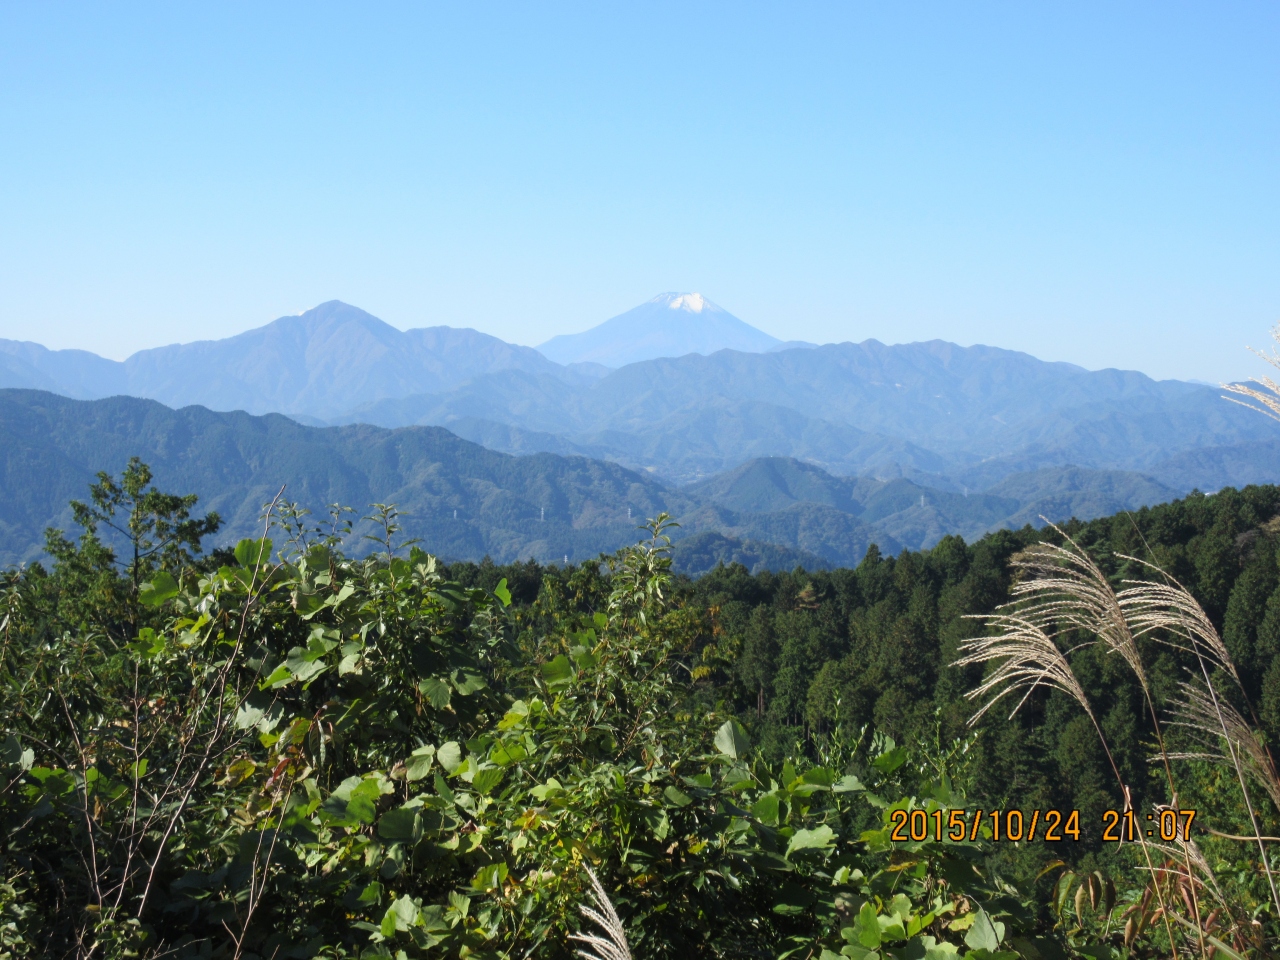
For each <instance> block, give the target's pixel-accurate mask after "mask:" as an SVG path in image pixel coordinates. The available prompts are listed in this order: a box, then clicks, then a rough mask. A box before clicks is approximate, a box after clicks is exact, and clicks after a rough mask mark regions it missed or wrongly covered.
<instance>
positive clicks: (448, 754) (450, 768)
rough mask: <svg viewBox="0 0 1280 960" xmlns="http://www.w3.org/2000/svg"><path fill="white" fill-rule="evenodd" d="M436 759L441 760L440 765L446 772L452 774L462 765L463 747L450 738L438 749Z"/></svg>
mask: <svg viewBox="0 0 1280 960" xmlns="http://www.w3.org/2000/svg"><path fill="white" fill-rule="evenodd" d="M436 759H437V760H439V761H440V766H442V767H444V772H445V773H450V774H451V773H453V772H454V771H455V770H457V769H458V768H459V767H460V766H462V748H461V747H460V746H458V744H457V742H456V741H454V740H450V741H449V742H448V743H446V744H442V745H441V747H440V749H439V750H437V751H436Z"/></svg>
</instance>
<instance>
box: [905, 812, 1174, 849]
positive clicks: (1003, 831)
mask: <svg viewBox="0 0 1280 960" xmlns="http://www.w3.org/2000/svg"><path fill="white" fill-rule="evenodd" d="M1195 818H1196V812H1195V811H1194V810H1173V809H1164V810H1159V811H1157V812H1155V813H1149V814H1147V815H1146V822H1145V824H1143V823H1141V822H1140V821H1139V820H1138V817H1137V816H1136V815H1135V814H1134V812H1133V811H1132V810H1124V811H1120V810H1104V811H1103V812H1102V839H1103V840H1104V841H1107V842H1112V843H1120V842H1122V841H1134V840H1139V839H1142V838H1144V837H1146V838H1150V839H1153V840H1154V839H1159V840H1161V841H1163V842H1165V843H1171V842H1173V841H1175V840H1185V839H1186V838H1187V837H1188V836H1190V832H1191V823H1192V821H1193V820H1195ZM889 823H890V827H891V830H890V832H889V839H890V840H893V841H896V842H898V843H906V842H908V841H915V842H917V843H920V842H923V841H925V840H933V841H934V842H937V843H941V842H942V841H943V840H951V841H953V842H955V843H959V842H961V841H963V840H977V839H978V838H979V837H983V838H986V839H991V840H996V841H1002V840H1010V841H1018V840H1028V841H1030V840H1044V841H1047V842H1049V843H1056V842H1060V841H1063V840H1079V839H1080V811H1079V810H1043V811H1042V810H1031V811H1028V812H1027V813H1024V812H1023V811H1021V810H910V811H908V810H894V811H893V812H892V813H891V814H890V818H889Z"/></svg>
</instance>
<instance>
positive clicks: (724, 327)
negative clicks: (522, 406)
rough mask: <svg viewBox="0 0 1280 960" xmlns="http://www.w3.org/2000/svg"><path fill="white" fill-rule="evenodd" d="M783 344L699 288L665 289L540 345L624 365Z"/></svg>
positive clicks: (549, 352)
mask: <svg viewBox="0 0 1280 960" xmlns="http://www.w3.org/2000/svg"><path fill="white" fill-rule="evenodd" d="M781 346H783V343H782V341H781V340H778V339H777V338H776V337H771V336H769V335H768V334H767V333H764V332H763V331H761V330H757V329H756V328H755V327H753V326H751V325H750V324H747V323H743V322H742V321H741V320H739V319H738V318H737V317H735V316H734V315H733V314H731V313H729V312H728V311H727V310H725V309H723V308H722V307H718V306H716V305H715V304H714V303H712V302H711V301H710V300H708V299H706V298H705V297H704V296H702V294H700V293H661V294H658V296H656V297H654V298H653V299H652V300H650V301H649V302H648V303H642V304H641V305H640V306H638V307H635V308H633V309H631V310H628V311H627V312H626V313H621V314H618V316H616V317H612V318H610V319H608V320H606V321H605V322H604V323H601V324H599V325H598V326H595V327H592V328H591V329H590V330H585V331H583V332H582V333H568V334H562V335H561V336H558V337H552V338H551V339H550V340H548V341H547V342H546V343H544V344H542V345H540V346H539V347H538V350H539V351H541V352H542V354H543V355H544V356H547V357H549V358H551V359H552V360H554V361H556V362H557V363H578V362H583V361H589V362H593V363H600V364H604V365H605V366H606V367H623V366H626V365H627V364H629V363H636V362H638V361H640V360H652V359H653V358H654V357H682V356H684V355H685V354H687V353H715V352H716V351H717V350H744V351H748V352H762V351H766V350H775V349H777V348H779V347H781Z"/></svg>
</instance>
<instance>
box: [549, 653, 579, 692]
mask: <svg viewBox="0 0 1280 960" xmlns="http://www.w3.org/2000/svg"><path fill="white" fill-rule="evenodd" d="M573 677H574V670H573V664H572V663H570V662H569V658H568V657H566V656H565V655H564V654H563V653H562V654H560V655H559V656H558V657H556V658H555V659H554V660H550V661H548V662H547V663H544V664H543V665H542V679H543V681H545V682H546V684H547V686H548V687H549V688H550V689H552V690H558V689H561V688H563V687H567V686H568V685H569V684H571V683H572V682H573Z"/></svg>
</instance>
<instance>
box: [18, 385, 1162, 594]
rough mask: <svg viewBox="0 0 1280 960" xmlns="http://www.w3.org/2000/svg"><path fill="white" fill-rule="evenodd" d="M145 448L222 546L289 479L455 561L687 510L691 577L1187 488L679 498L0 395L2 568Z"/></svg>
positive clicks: (557, 555) (533, 552)
mask: <svg viewBox="0 0 1280 960" xmlns="http://www.w3.org/2000/svg"><path fill="white" fill-rule="evenodd" d="M135 454H137V455H140V456H142V457H143V458H144V459H145V460H146V461H147V462H148V463H149V464H150V465H151V466H152V468H153V469H154V470H155V473H156V476H157V478H158V480H159V482H160V483H161V485H162V486H165V487H167V488H172V489H183V490H198V491H201V496H202V497H203V501H204V503H206V504H207V505H208V506H209V507H211V508H213V509H215V510H217V511H218V512H219V513H220V514H221V516H222V517H223V520H224V526H223V528H222V531H221V532H220V534H219V537H220V538H221V541H220V542H221V543H222V544H223V545H227V544H231V543H235V542H236V540H238V539H239V538H241V537H246V536H253V535H254V534H255V532H256V530H257V524H258V515H259V512H260V510H261V508H262V505H263V504H264V503H266V502H268V501H270V500H271V499H272V497H274V496H275V495H276V493H277V492H279V490H280V487H281V485H282V484H284V485H286V491H287V497H288V498H289V499H291V500H295V501H297V502H299V503H302V504H304V505H305V506H307V507H308V508H310V509H312V510H314V511H316V512H317V513H323V512H324V511H325V510H326V509H327V508H328V505H329V504H331V503H335V502H337V503H344V504H354V505H357V506H359V505H364V504H368V503H370V502H394V503H396V504H398V505H399V507H400V509H401V511H402V513H403V517H404V520H403V522H404V524H405V526H406V528H407V529H408V530H409V531H410V532H411V536H414V537H418V538H421V539H422V540H424V541H425V542H428V543H430V544H431V545H432V549H433V550H435V551H437V552H438V554H439V555H440V556H442V557H447V558H454V559H477V560H478V559H480V558H481V557H483V556H485V555H489V556H491V557H493V558H495V559H497V560H500V561H501V560H513V559H516V558H524V557H529V556H533V557H536V558H538V559H540V560H543V561H554V560H557V559H559V560H561V561H563V558H564V557H566V556H567V557H568V558H569V560H570V561H572V562H577V561H581V560H584V559H587V558H590V557H593V556H595V555H596V554H598V553H600V552H601V551H611V550H614V549H616V548H618V547H620V546H622V545H624V544H626V543H627V542H628V541H629V539H630V537H631V535H632V532H633V529H634V524H635V519H634V518H638V517H642V516H652V515H654V514H656V513H657V512H658V511H660V510H666V511H668V512H670V513H671V514H673V515H675V516H677V517H679V519H680V521H681V523H682V527H681V529H680V531H678V534H679V536H681V537H684V536H689V535H693V534H698V533H702V532H708V533H716V534H719V535H721V536H722V537H723V538H725V539H723V540H714V538H712V540H707V539H704V540H701V541H695V542H692V543H690V544H688V545H687V547H686V545H684V544H679V543H678V544H677V547H676V563H677V567H678V568H680V569H684V570H687V571H689V572H693V573H700V572H702V571H704V570H706V569H709V568H710V567H711V566H714V563H715V561H716V560H718V559H725V560H730V559H735V558H736V559H741V560H744V561H745V560H750V561H751V566H753V567H769V568H772V569H790V568H791V567H793V566H795V565H796V564H797V563H802V564H805V565H813V564H815V563H816V564H818V565H826V566H847V565H852V564H856V563H857V562H858V561H859V560H861V558H862V556H863V554H864V552H865V551H866V549H867V546H868V545H869V544H871V543H872V542H875V543H877V544H878V545H879V547H880V549H881V551H882V552H887V553H896V552H898V550H899V549H901V547H903V546H907V547H921V546H927V545H931V544H933V543H935V542H937V541H938V539H939V538H941V537H942V536H944V535H946V534H947V533H960V534H962V535H964V536H966V537H968V538H971V539H972V538H975V537H977V536H979V535H981V534H982V533H983V532H984V531H986V530H988V529H991V528H993V527H998V526H1009V525H1013V526H1022V525H1024V524H1025V523H1028V522H1030V523H1033V524H1036V525H1038V524H1039V523H1040V522H1041V521H1040V519H1039V518H1040V517H1041V516H1042V515H1044V516H1047V517H1049V518H1050V519H1051V520H1063V519H1066V518H1067V517H1070V516H1082V517H1090V516H1095V515H1098V514H1107V513H1111V512H1115V511H1117V510H1120V509H1128V508H1133V507H1136V506H1139V505H1141V504H1144V503H1151V502H1157V501H1159V500H1164V499H1168V498H1170V497H1172V496H1173V495H1174V493H1173V490H1171V489H1168V488H1165V487H1162V486H1161V485H1160V484H1158V483H1156V482H1155V481H1153V480H1151V479H1150V478H1147V477H1144V476H1142V475H1140V474H1131V473H1119V472H1114V471H1090V470H1077V469H1074V468H1061V469H1054V470H1045V471H1039V472H1037V473H1033V474H1027V475H1023V476H1019V477H1011V478H1007V479H1006V480H1005V481H1004V483H1005V485H1006V486H1008V487H1009V489H1008V490H1005V489H1003V488H1002V489H1000V490H997V491H996V492H995V493H991V494H979V493H976V492H973V491H965V490H964V489H963V488H958V489H954V490H941V489H934V488H931V487H928V486H921V485H919V484H916V483H913V482H911V481H910V480H907V479H903V478H898V479H884V480H876V479H873V478H844V477H833V476H831V475H830V474H828V473H826V472H825V471H823V470H821V469H819V468H818V467H815V466H813V465H812V464H805V463H801V462H799V461H796V460H791V459H788V458H781V457H767V458H760V459H756V460H753V461H750V462H748V463H746V464H743V465H742V466H740V467H738V468H737V469H735V470H733V471H730V472H729V473H727V474H725V475H723V476H721V477H715V478H712V479H710V480H708V481H707V482H705V483H704V484H700V485H697V486H695V487H691V488H672V487H670V486H668V485H666V484H663V483H661V482H659V481H657V480H655V479H654V477H653V476H652V475H650V474H648V473H646V472H637V471H632V470H628V469H625V468H624V467H621V466H619V465H618V464H616V463H612V462H610V461H606V460H593V459H588V458H586V457H579V456H559V455H555V454H549V453H541V454H534V455H530V456H520V457H515V456H510V455H507V454H502V453H497V452H494V451H492V450H487V449H485V448H484V447H481V446H478V445H476V444H474V443H470V442H467V441H464V440H461V439H459V438H458V437H456V436H454V435H453V434H451V433H449V432H448V431H446V430H444V429H442V428H439V427H409V428H405V429H399V430H386V429H381V428H377V427H370V426H359V425H357V426H347V427H334V428H317V427H307V426H303V425H301V424H299V423H296V422H295V421H293V420H289V419H287V418H285V417H281V416H277V415H269V416H264V417H254V416H249V415H248V414H245V413H215V412H212V411H209V410H206V409H204V408H202V407H186V408H183V409H181V410H170V409H168V408H166V407H164V406H161V405H160V404H158V403H155V402H153V401H147V400H138V399H135V398H130V397H112V398H109V399H106V400H97V401H92V402H88V401H77V400H68V399H66V398H63V397H58V396H55V395H53V394H49V393H42V392H39V391H28V390H0V492H3V494H4V496H3V497H0V534H3V538H2V539H0V562H10V563H11V562H17V561H24V560H31V559H34V558H35V557H38V556H40V555H41V550H42V546H43V531H44V528H45V527H46V526H49V525H51V524H52V525H54V526H58V527H63V528H67V527H69V526H70V525H71V524H72V523H73V521H74V518H73V517H72V515H71V513H70V511H69V509H68V508H67V506H66V504H67V502H68V500H70V499H71V498H72V497H75V496H78V495H79V494H80V493H81V492H82V491H83V489H84V486H85V484H87V483H89V482H90V481H91V480H92V478H93V476H94V474H95V473H96V472H97V471H99V470H118V469H119V468H120V466H121V465H122V464H123V463H124V462H125V461H126V460H127V459H128V457H130V456H133V455H135ZM367 532H368V531H367V530H365V529H358V530H357V531H356V536H355V538H354V539H352V540H350V541H349V542H348V543H347V544H346V545H345V546H346V549H348V550H351V551H354V552H359V551H360V550H362V549H364V547H363V546H362V544H364V543H365V541H363V540H362V539H361V536H362V535H363V534H364V533H367ZM713 541H714V542H715V544H716V546H715V548H714V549H709V545H710V544H711V543H712V542H713ZM743 544H746V546H743ZM815 558H816V559H815Z"/></svg>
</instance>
